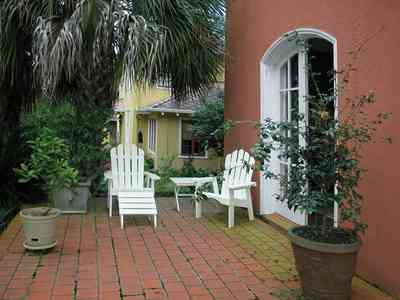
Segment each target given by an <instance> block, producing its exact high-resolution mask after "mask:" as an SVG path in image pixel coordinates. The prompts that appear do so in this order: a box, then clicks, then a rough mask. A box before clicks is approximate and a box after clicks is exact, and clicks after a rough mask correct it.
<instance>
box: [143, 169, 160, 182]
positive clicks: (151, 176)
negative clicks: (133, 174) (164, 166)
mask: <svg viewBox="0 0 400 300" xmlns="http://www.w3.org/2000/svg"><path fill="white" fill-rule="evenodd" d="M144 176H147V177H149V178H150V179H151V180H154V181H156V180H160V179H161V178H160V176H158V175H156V174H153V173H150V172H147V171H145V172H144Z"/></svg>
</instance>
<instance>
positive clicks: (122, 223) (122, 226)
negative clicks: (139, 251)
mask: <svg viewBox="0 0 400 300" xmlns="http://www.w3.org/2000/svg"><path fill="white" fill-rule="evenodd" d="M120 219H121V229H124V215H122V214H120Z"/></svg>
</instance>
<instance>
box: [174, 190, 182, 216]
mask: <svg viewBox="0 0 400 300" xmlns="http://www.w3.org/2000/svg"><path fill="white" fill-rule="evenodd" d="M178 195H179V188H178V187H175V199H176V210H177V211H178V212H180V211H181V210H180V207H179V197H178Z"/></svg>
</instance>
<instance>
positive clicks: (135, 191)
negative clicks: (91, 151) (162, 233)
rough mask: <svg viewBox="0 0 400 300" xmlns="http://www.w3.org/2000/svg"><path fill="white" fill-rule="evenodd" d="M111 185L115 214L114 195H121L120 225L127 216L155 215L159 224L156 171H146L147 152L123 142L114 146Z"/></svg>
mask: <svg viewBox="0 0 400 300" xmlns="http://www.w3.org/2000/svg"><path fill="white" fill-rule="evenodd" d="M111 172H112V184H111V191H109V196H108V198H109V209H110V216H112V197H113V196H118V206H119V215H120V218H121V228H123V227H124V215H153V217H154V227H156V226H157V207H156V202H155V197H154V184H155V181H156V180H158V179H160V177H158V176H157V175H155V174H152V173H149V172H145V171H144V152H143V150H142V149H140V148H138V147H136V145H132V144H120V145H118V146H117V147H114V148H112V149H111Z"/></svg>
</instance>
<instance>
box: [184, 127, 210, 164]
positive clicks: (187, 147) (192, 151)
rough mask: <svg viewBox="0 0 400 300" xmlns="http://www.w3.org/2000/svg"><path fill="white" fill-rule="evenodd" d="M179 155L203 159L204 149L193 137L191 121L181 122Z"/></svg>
mask: <svg viewBox="0 0 400 300" xmlns="http://www.w3.org/2000/svg"><path fill="white" fill-rule="evenodd" d="M181 155H182V156H197V157H205V156H206V151H205V148H204V147H203V146H202V145H201V143H200V141H199V139H197V138H196V137H194V136H193V128H192V121H190V120H181Z"/></svg>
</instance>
